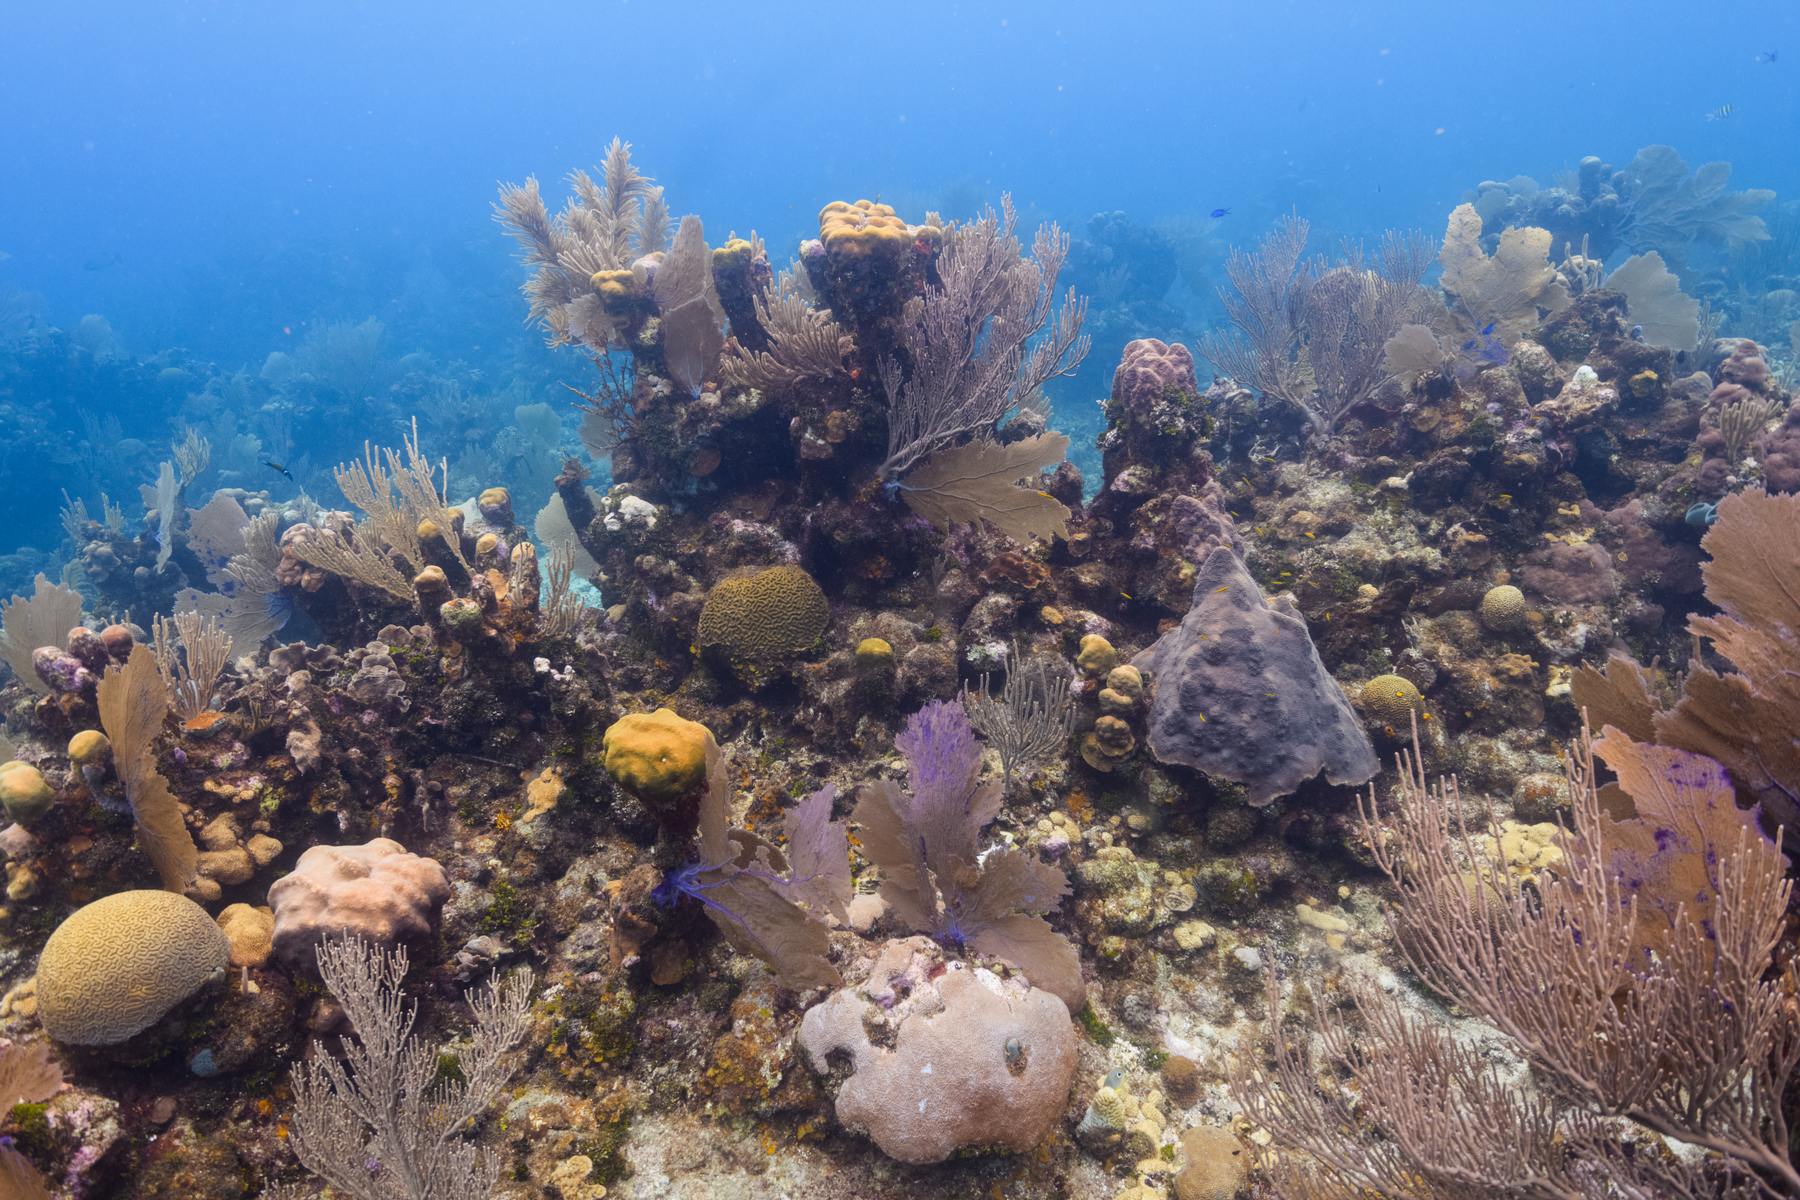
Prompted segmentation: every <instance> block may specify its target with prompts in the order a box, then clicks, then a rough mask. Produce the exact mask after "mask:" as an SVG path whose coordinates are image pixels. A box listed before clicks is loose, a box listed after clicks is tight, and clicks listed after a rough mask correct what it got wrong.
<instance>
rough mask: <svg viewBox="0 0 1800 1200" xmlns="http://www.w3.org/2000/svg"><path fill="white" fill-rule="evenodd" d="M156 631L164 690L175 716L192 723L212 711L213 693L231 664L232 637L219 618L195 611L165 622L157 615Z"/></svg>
mask: <svg viewBox="0 0 1800 1200" xmlns="http://www.w3.org/2000/svg"><path fill="white" fill-rule="evenodd" d="M155 631H156V669H157V671H158V673H160V674H161V675H162V680H163V687H164V688H166V689H167V690H168V693H169V702H170V703H171V704H173V705H174V706H175V713H176V715H177V716H179V717H180V718H181V719H182V720H183V721H191V720H193V719H194V718H195V717H197V716H199V715H200V714H201V713H203V712H205V711H206V710H207V709H208V708H210V707H212V694H213V689H214V688H215V687H216V686H218V682H219V676H220V674H222V673H223V672H224V670H225V664H226V663H228V662H230V661H231V635H230V634H229V633H226V632H225V629H224V627H223V625H222V624H221V623H220V622H219V620H218V619H217V618H215V617H210V616H207V617H203V616H201V614H200V613H198V612H194V611H189V612H178V613H176V614H175V615H174V616H173V617H172V618H170V619H169V620H166V621H165V620H164V619H163V618H162V617H161V616H160V615H158V616H157V618H156V623H155ZM177 643H179V645H180V648H179V651H178V650H177Z"/></svg>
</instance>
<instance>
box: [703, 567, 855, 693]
mask: <svg viewBox="0 0 1800 1200" xmlns="http://www.w3.org/2000/svg"><path fill="white" fill-rule="evenodd" d="M830 616H831V611H830V609H829V608H828V607H827V606H826V603H825V593H824V592H822V591H820V590H819V585H818V584H817V583H815V582H813V577H812V576H811V575H808V574H807V573H806V572H805V571H802V570H801V569H800V568H799V567H794V566H779V567H770V568H769V569H768V570H766V571H763V572H760V573H758V574H756V575H752V576H750V577H749V578H748V579H727V580H725V581H724V582H723V583H721V584H719V585H718V586H717V587H715V588H713V590H712V594H711V595H709V596H708V597H707V598H706V607H705V608H703V609H701V610H700V631H699V636H698V638H697V640H698V642H699V644H700V647H701V649H703V650H704V649H708V648H711V647H717V648H718V649H720V650H721V651H723V652H724V655H725V657H726V659H727V660H728V661H729V662H730V663H731V665H732V667H733V668H734V669H738V670H739V671H740V673H742V672H743V668H745V667H749V668H752V673H754V668H757V667H769V666H775V665H778V664H781V663H784V662H786V661H787V660H789V659H791V658H793V657H795V656H796V655H799V654H803V653H805V652H806V651H807V650H809V649H810V648H811V647H812V644H813V643H814V642H816V641H817V640H818V639H819V635H820V634H822V633H824V632H825V625H826V622H827V621H828V620H829V619H830Z"/></svg>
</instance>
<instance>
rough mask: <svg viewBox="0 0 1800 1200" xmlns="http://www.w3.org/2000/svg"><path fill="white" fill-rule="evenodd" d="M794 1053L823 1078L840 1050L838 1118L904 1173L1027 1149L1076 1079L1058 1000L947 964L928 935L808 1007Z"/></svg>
mask: <svg viewBox="0 0 1800 1200" xmlns="http://www.w3.org/2000/svg"><path fill="white" fill-rule="evenodd" d="M871 1034H875V1035H876V1037H877V1040H878V1041H879V1042H880V1043H881V1044H876V1041H871ZM799 1043H800V1046H801V1048H802V1049H803V1050H805V1051H806V1055H807V1057H808V1059H809V1060H811V1063H812V1066H813V1069H814V1070H815V1071H817V1072H819V1073H820V1074H826V1073H828V1072H829V1071H830V1070H831V1063H830V1061H829V1060H830V1058H831V1057H832V1055H833V1054H834V1053H835V1052H837V1051H843V1052H845V1053H846V1054H847V1055H848V1056H849V1059H850V1062H851V1065H852V1066H853V1067H854V1068H855V1073H854V1074H852V1075H851V1076H850V1077H849V1078H848V1079H846V1080H845V1081H844V1083H843V1086H842V1087H841V1088H839V1089H838V1093H837V1116H838V1120H840V1121H842V1122H843V1123H844V1124H845V1125H847V1126H852V1127H857V1128H861V1129H864V1130H866V1131H867V1132H868V1134H869V1136H870V1137H871V1138H873V1139H874V1140H875V1144H876V1145H878V1146H880V1147H881V1149H882V1150H883V1151H884V1152H885V1153H886V1154H887V1155H888V1156H889V1157H891V1158H897V1159H899V1160H900V1161H901V1162H908V1163H935V1162H942V1161H944V1159H946V1158H949V1157H950V1155H951V1154H953V1153H955V1151H956V1150H957V1149H959V1148H960V1147H963V1146H992V1145H999V1146H1004V1147H1005V1148H1006V1149H1008V1150H1010V1151H1012V1152H1013V1153H1015V1154H1019V1153H1023V1152H1025V1151H1027V1150H1030V1149H1031V1148H1032V1147H1034V1146H1036V1145H1037V1144H1038V1143H1039V1142H1041V1141H1043V1139H1044V1136H1045V1135H1046V1134H1048V1133H1049V1132H1050V1130H1051V1128H1052V1127H1053V1126H1055V1124H1056V1123H1057V1121H1058V1120H1060V1119H1061V1117H1062V1115H1063V1110H1064V1109H1066V1108H1067V1107H1068V1104H1069V1084H1070V1082H1071V1080H1073V1079H1074V1076H1075V1063H1076V1045H1075V1026H1074V1025H1073V1023H1071V1022H1070V1020H1069V1010H1068V1008H1067V1007H1065V1006H1064V1004H1063V1002H1062V1001H1061V1000H1058V999H1057V998H1056V997H1055V996H1052V995H1051V994H1050V993H1049V992H1046V991H1043V990H1042V989H1040V988H1034V987H1031V986H1030V985H1029V983H1028V982H1027V981H1026V980H1025V979H1023V978H1022V977H1020V976H1018V975H1016V974H1015V975H1012V976H1010V977H1008V978H1001V977H1000V976H998V975H996V974H995V973H994V972H992V971H989V970H987V969H986V968H981V967H974V968H972V967H971V965H970V964H969V963H967V962H962V961H945V956H944V954H943V951H942V950H941V948H939V947H938V946H937V945H935V944H934V943H933V942H932V941H931V940H930V939H929V938H923V937H911V938H905V939H902V940H898V941H892V942H889V943H887V945H886V946H885V947H883V949H882V952H881V954H880V955H879V956H878V958H877V960H876V962H875V964H874V967H873V969H872V970H871V971H870V974H869V978H868V979H867V980H865V981H864V982H863V983H862V984H860V985H856V986H851V987H846V988H843V989H842V990H840V991H837V992H834V993H833V994H832V995H831V996H830V997H829V998H828V999H826V1000H825V1001H824V1003H822V1004H816V1005H814V1006H813V1007H812V1008H810V1009H808V1010H807V1012H806V1016H805V1017H804V1018H803V1019H802V1020H801V1022H800V1037H799ZM890 1047H891V1048H890Z"/></svg>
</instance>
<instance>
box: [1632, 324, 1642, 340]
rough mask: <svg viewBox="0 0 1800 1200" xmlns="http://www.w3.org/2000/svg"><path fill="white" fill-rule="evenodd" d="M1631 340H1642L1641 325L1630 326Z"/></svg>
mask: <svg viewBox="0 0 1800 1200" xmlns="http://www.w3.org/2000/svg"><path fill="white" fill-rule="evenodd" d="M1631 340H1632V341H1634V342H1641V341H1643V340H1644V327H1643V326H1642V325H1633V326H1632V327H1631Z"/></svg>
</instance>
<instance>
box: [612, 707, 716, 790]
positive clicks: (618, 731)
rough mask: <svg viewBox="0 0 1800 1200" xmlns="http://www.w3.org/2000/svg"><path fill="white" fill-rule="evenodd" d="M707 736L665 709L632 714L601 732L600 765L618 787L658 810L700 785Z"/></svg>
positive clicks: (703, 776) (697, 726) (702, 729)
mask: <svg viewBox="0 0 1800 1200" xmlns="http://www.w3.org/2000/svg"><path fill="white" fill-rule="evenodd" d="M710 736H711V735H710V734H708V733H707V730H706V726H704V725H701V724H699V723H698V722H696V721H689V720H686V719H685V718H683V717H681V716H679V715H677V714H676V713H675V712H673V711H672V710H670V709H667V708H659V709H657V710H656V711H655V712H653V713H632V714H630V715H629V716H624V717H620V718H619V720H618V721H617V723H615V724H614V725H613V726H612V727H611V728H610V729H608V730H607V731H606V736H605V739H604V744H605V757H604V758H603V760H602V761H603V763H604V765H605V767H606V771H607V774H609V775H611V776H612V777H613V781H614V782H616V783H617V784H618V785H619V786H620V787H622V788H624V789H625V790H626V791H628V792H630V793H631V794H632V795H633V796H636V797H637V798H638V799H639V800H642V801H643V802H644V803H645V804H648V805H651V806H652V807H659V806H662V805H666V804H670V803H672V802H674V801H675V800H677V799H679V798H680V797H682V796H685V795H687V794H688V793H689V792H692V791H694V790H695V789H696V788H698V787H699V786H700V785H701V784H702V783H704V782H705V780H706V743H707V740H708V738H709V737H710Z"/></svg>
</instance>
